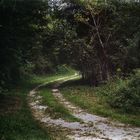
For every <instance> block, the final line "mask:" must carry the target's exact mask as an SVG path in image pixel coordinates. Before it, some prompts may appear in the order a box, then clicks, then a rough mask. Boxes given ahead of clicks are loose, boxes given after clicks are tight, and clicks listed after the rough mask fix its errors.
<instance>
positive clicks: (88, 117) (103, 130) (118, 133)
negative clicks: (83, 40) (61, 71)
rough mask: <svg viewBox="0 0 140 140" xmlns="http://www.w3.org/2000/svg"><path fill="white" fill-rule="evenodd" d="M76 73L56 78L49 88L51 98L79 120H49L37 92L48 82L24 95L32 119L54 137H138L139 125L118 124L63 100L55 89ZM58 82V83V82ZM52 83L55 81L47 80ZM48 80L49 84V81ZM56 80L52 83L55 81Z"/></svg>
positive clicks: (104, 139) (94, 139)
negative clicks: (51, 87)
mask: <svg viewBox="0 0 140 140" xmlns="http://www.w3.org/2000/svg"><path fill="white" fill-rule="evenodd" d="M75 78H77V75H76V74H75V75H74V76H70V77H64V78H60V79H57V80H56V81H57V84H55V86H54V88H53V89H52V94H53V95H54V97H55V98H56V99H57V100H58V101H59V102H60V103H61V104H63V105H64V106H65V107H66V108H67V109H68V110H69V111H70V112H71V114H72V115H73V116H75V117H76V118H79V119H80V120H81V122H67V121H65V120H63V119H61V118H59V119H52V118H51V116H49V115H48V114H46V112H45V110H46V109H47V108H48V106H43V105H41V102H42V97H41V96H39V95H38V92H39V88H40V87H42V86H45V85H46V84H48V83H44V84H42V85H39V86H38V87H36V88H35V89H33V90H32V91H30V93H29V96H28V102H29V106H30V108H31V111H32V114H33V116H34V118H35V119H36V120H37V121H38V122H39V123H40V124H41V126H42V127H43V128H44V129H47V131H48V132H49V133H50V135H51V136H52V139H55V140H63V139H65V140H69V139H70V140H140V128H137V127H130V126H128V125H124V124H122V123H118V122H113V121H111V120H109V119H107V118H104V117H100V116H96V115H93V114H89V113H87V112H86V111H84V110H83V109H81V108H79V107H77V106H74V105H73V104H72V103H70V102H69V101H67V100H66V99H65V98H64V97H63V95H62V94H61V93H60V91H59V89H58V88H59V85H60V84H61V83H62V82H65V81H68V80H71V79H75ZM60 81H61V82H60ZM51 82H52V83H53V82H55V81H51ZM51 82H49V83H51ZM55 83H56V82H55Z"/></svg>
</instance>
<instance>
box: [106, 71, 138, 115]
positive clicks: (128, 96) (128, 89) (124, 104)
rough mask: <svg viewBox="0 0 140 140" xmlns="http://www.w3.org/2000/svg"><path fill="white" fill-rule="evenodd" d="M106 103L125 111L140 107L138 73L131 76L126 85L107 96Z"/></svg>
mask: <svg viewBox="0 0 140 140" xmlns="http://www.w3.org/2000/svg"><path fill="white" fill-rule="evenodd" d="M108 103H109V104H110V105H111V106H112V107H114V108H120V109H123V110H124V111H126V112H129V111H136V110H137V109H138V108H139V107H140V73H137V74H136V75H134V76H132V77H131V78H130V79H129V82H128V83H127V84H126V85H124V86H123V87H122V86H121V87H120V89H117V90H116V91H115V92H112V93H111V94H110V95H109V96H108Z"/></svg>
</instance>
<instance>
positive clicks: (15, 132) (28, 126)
mask: <svg viewBox="0 0 140 140" xmlns="http://www.w3.org/2000/svg"><path fill="white" fill-rule="evenodd" d="M33 79H36V77H34V78H33ZM33 79H30V80H26V81H24V82H22V83H20V84H19V85H18V86H17V87H16V88H12V89H10V90H9V91H7V92H6V93H3V94H0V139H1V140H49V136H48V134H47V133H46V132H45V131H43V130H42V129H41V128H40V126H39V124H37V122H36V121H35V120H34V118H33V117H32V114H31V111H30V109H29V107H28V105H27V94H28V93H29V91H30V90H31V89H32V88H33V87H35V86H36V85H38V82H36V81H34V80H33Z"/></svg>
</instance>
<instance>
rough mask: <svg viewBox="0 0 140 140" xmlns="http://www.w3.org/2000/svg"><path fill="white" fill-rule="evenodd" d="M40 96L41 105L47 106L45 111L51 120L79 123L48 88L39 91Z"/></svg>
mask: <svg viewBox="0 0 140 140" xmlns="http://www.w3.org/2000/svg"><path fill="white" fill-rule="evenodd" d="M40 95H41V96H42V97H43V101H42V103H43V104H45V105H47V106H49V109H47V110H46V113H47V114H50V116H51V117H52V118H55V119H58V118H62V119H64V120H66V121H69V122H75V121H80V119H78V118H76V117H74V116H73V115H71V113H70V112H69V111H68V110H67V109H66V108H65V107H64V106H63V105H62V104H61V103H59V101H58V100H57V99H56V98H55V97H54V96H53V94H52V92H51V89H50V88H49V87H44V88H42V89H40Z"/></svg>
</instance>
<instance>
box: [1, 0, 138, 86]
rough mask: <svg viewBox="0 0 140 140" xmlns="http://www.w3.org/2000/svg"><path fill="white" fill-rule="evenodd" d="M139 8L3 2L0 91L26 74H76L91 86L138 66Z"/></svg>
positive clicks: (113, 0)
mask: <svg viewBox="0 0 140 140" xmlns="http://www.w3.org/2000/svg"><path fill="white" fill-rule="evenodd" d="M139 13H140V4H139V3H135V2H121V1H118V0H107V1H104V0H103V1H100V2H95V1H81V0H70V1H69V0H63V1H59V2H55V1H51V0H49V1H43V0H40V1H38V0H36V1H34V0H30V1H24V0H23V1H19V0H4V1H2V2H1V3H0V37H1V39H0V46H1V48H0V87H6V88H7V87H8V86H9V84H15V83H16V82H18V80H19V79H22V78H23V75H25V74H27V73H30V74H32V73H36V74H46V73H49V72H55V71H56V70H57V67H59V66H60V65H62V64H69V65H71V66H73V67H74V68H75V69H77V70H79V71H80V72H81V74H82V77H83V79H85V80H88V82H89V83H90V84H91V85H97V84H99V83H102V82H104V81H107V80H110V79H111V78H112V77H114V76H115V75H116V74H118V73H119V76H126V75H128V74H129V73H130V72H132V70H133V69H135V68H138V67H139V66H140V61H139V60H140V53H139V51H140V50H139V49H140V46H139V45H140V38H139V35H140V17H139Z"/></svg>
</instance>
